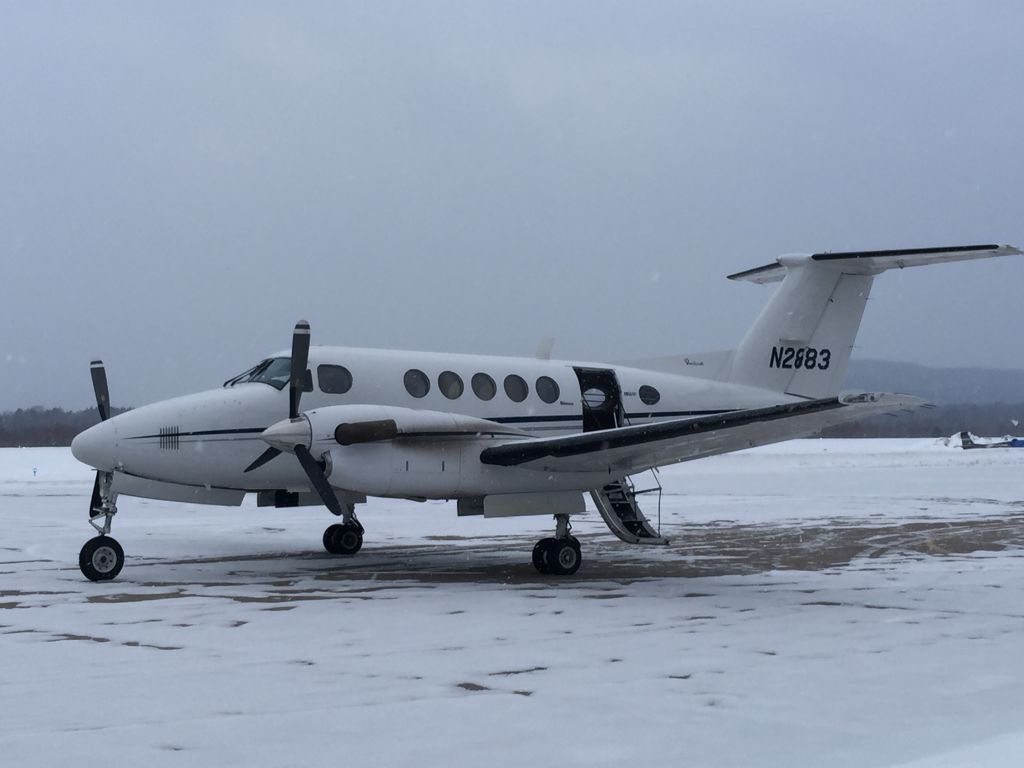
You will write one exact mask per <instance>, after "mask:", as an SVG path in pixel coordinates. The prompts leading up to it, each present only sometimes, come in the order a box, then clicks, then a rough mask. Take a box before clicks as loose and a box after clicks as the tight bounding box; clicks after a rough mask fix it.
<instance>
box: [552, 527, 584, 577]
mask: <svg viewBox="0 0 1024 768" xmlns="http://www.w3.org/2000/svg"><path fill="white" fill-rule="evenodd" d="M551 542H552V543H551V544H549V545H548V547H547V553H546V554H547V557H546V558H545V561H546V563H547V567H548V572H549V573H554V574H557V575H559V576H571V575H572V574H574V573H576V571H578V570H579V569H580V564H581V563H582V562H583V554H582V553H581V552H580V543H579V542H578V541H577V540H576V539H575V538H572V537H569V538H566V539H552V540H551Z"/></svg>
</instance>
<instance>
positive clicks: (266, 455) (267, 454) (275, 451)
mask: <svg viewBox="0 0 1024 768" xmlns="http://www.w3.org/2000/svg"><path fill="white" fill-rule="evenodd" d="M280 455H281V450H280V449H279V448H274V447H273V446H271V447H270V448H267V450H265V451H264V452H263V453H261V454H260V455H259V456H258V457H257V458H256V461H254V462H253V463H252V464H250V465H249V466H248V467H246V468H245V469H244V470H243V473H244V472H252V471H253V470H254V469H259V468H260V467H262V466H263V465H264V464H266V463H267V462H268V461H270V460H271V459H275V458H277V457H278V456H280Z"/></svg>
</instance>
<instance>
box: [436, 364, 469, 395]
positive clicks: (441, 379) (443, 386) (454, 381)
mask: <svg viewBox="0 0 1024 768" xmlns="http://www.w3.org/2000/svg"><path fill="white" fill-rule="evenodd" d="M437 388H438V389H440V390H441V394H442V395H444V396H445V397H447V398H448V399H449V400H457V399H458V398H460V397H462V390H463V389H464V388H465V387H464V385H463V383H462V378H461V377H460V376H459V374H457V373H455V372H453V371H445V372H444V373H442V374H441V375H440V376H438V377H437Z"/></svg>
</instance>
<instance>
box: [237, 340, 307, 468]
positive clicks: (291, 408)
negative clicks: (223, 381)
mask: <svg viewBox="0 0 1024 768" xmlns="http://www.w3.org/2000/svg"><path fill="white" fill-rule="evenodd" d="M308 363H309V323H308V322H306V321H305V320H299V322H297V323H296V324H295V331H294V332H293V333H292V370H291V375H290V376H289V377H288V418H289V419H297V418H299V403H300V401H301V400H302V385H303V384H304V383H305V381H306V365H307V364H308ZM280 455H281V449H280V448H275V447H274V446H270V447H269V448H267V450H265V451H264V452H263V453H261V454H260V455H259V456H257V457H256V460H255V461H254V462H253V463H252V464H250V465H249V466H248V467H246V468H245V470H244V471H245V472H252V471H253V470H254V469H259V468H260V467H262V466H263V465H264V464H266V463H267V462H268V461H270V460H272V459H276V458H277V457H278V456H280Z"/></svg>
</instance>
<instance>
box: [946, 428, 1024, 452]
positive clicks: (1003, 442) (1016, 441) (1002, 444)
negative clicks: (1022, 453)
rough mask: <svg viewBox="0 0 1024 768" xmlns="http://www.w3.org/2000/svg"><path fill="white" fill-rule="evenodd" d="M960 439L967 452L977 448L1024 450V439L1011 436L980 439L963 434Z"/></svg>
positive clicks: (969, 434) (966, 433)
mask: <svg viewBox="0 0 1024 768" xmlns="http://www.w3.org/2000/svg"><path fill="white" fill-rule="evenodd" d="M958 437H959V438H960V447H961V448H963V449H964V450H965V451H970V450H973V449H975V448H1024V437H1012V436H1011V435H1005V436H1004V437H978V436H977V435H972V434H971V433H970V432H961V433H960V434H959V435H958Z"/></svg>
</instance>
